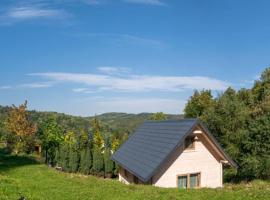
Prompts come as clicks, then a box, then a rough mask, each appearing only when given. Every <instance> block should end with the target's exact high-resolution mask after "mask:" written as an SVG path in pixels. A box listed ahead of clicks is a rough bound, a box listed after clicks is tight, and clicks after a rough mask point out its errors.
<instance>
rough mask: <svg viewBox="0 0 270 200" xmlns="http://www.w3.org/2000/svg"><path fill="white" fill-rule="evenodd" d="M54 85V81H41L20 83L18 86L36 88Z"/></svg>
mask: <svg viewBox="0 0 270 200" xmlns="http://www.w3.org/2000/svg"><path fill="white" fill-rule="evenodd" d="M52 86H53V83H52V82H40V83H25V84H21V85H18V86H17V87H19V88H30V89H35V88H49V87H52Z"/></svg>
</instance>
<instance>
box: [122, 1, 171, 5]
mask: <svg viewBox="0 0 270 200" xmlns="http://www.w3.org/2000/svg"><path fill="white" fill-rule="evenodd" d="M123 1H124V2H127V3H135V4H145V5H152V6H165V5H166V4H165V3H164V2H162V1H160V0H123Z"/></svg>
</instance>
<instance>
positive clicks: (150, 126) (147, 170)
mask: <svg viewBox="0 0 270 200" xmlns="http://www.w3.org/2000/svg"><path fill="white" fill-rule="evenodd" d="M197 122H198V121H197V120H196V119H184V120H177V121H146V122H144V123H143V124H142V125H141V126H140V127H139V128H138V129H137V130H136V131H135V133H133V134H132V135H131V136H130V137H129V139H128V140H127V141H126V142H125V143H124V144H123V145H122V146H121V147H120V148H119V149H118V150H117V151H116V152H115V153H114V154H113V155H112V160H114V161H115V162H117V163H119V164H120V165H121V166H123V167H124V168H125V169H127V170H128V171H130V172H131V173H133V174H134V175H136V176H137V177H138V178H139V179H141V180H142V181H144V182H147V181H148V180H149V179H150V178H151V177H152V175H153V173H154V172H155V171H156V169H157V168H158V167H159V166H160V165H161V164H162V162H163V161H164V160H165V159H166V158H167V156H168V155H169V154H170V153H171V152H172V151H173V150H174V149H175V148H176V147H177V146H178V144H179V142H180V141H181V140H182V139H183V138H184V136H185V135H186V134H187V133H188V132H189V131H191V130H192V129H193V127H194V126H195V125H196V124H197Z"/></svg>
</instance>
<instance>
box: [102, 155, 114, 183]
mask: <svg viewBox="0 0 270 200" xmlns="http://www.w3.org/2000/svg"><path fill="white" fill-rule="evenodd" d="M113 170H114V162H113V161H112V160H111V151H110V150H106V151H105V153H104V173H105V176H106V177H109V178H111V177H112V175H113Z"/></svg>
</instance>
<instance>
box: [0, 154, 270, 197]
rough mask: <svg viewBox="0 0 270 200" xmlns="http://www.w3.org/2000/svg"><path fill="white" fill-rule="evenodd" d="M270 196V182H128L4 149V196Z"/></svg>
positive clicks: (0, 172)
mask: <svg viewBox="0 0 270 200" xmlns="http://www.w3.org/2000/svg"><path fill="white" fill-rule="evenodd" d="M20 197H25V198H26V199H27V200H28V199H29V200H30V199H31V200H35V199H42V200H43V199H44V200H61V199H63V200H64V199H67V200H68V199H70V200H75V199H78V200H83V199H102V200H103V199H110V200H111V199H131V200H132V199H139V200H142V199H159V200H161V199H181V200H185V199H187V200H188V199H192V200H196V199H197V200H204V199H205V200H206V199H218V200H222V199H227V200H232V199H245V200H248V199H262V200H265V199H269V198H270V182H266V181H253V182H251V183H246V184H226V185H225V187H224V188H222V189H197V190H177V189H162V188H156V187H153V186H143V185H124V184H122V183H120V182H118V181H117V180H110V179H102V178H97V177H94V176H83V175H80V174H68V173H63V172H59V171H56V170H55V169H53V168H49V167H47V166H46V165H44V164H41V163H39V162H38V161H37V160H36V159H34V158H33V157H29V156H23V155H21V156H16V155H9V154H6V153H4V152H3V151H1V152H0V199H1V200H2V199H3V200H4V199H6V200H12V199H16V200H17V199H19V198H20Z"/></svg>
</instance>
